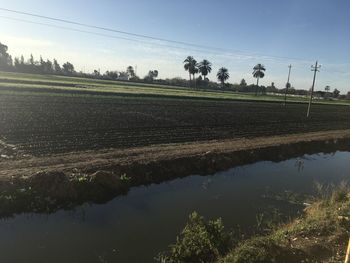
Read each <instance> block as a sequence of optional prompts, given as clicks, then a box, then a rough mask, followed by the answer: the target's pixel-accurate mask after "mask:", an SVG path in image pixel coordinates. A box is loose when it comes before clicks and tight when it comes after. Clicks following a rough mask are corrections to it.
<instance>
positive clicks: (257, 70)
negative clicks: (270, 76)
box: [253, 64, 266, 96]
mask: <svg viewBox="0 0 350 263" xmlns="http://www.w3.org/2000/svg"><path fill="white" fill-rule="evenodd" d="M265 70H266V69H265V66H264V65H262V64H257V65H255V67H254V68H253V77H254V78H256V89H255V95H256V96H258V87H259V79H260V78H263V77H264V76H265Z"/></svg>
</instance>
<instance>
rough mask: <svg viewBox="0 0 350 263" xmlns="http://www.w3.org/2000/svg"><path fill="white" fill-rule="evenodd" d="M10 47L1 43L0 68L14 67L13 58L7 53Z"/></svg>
mask: <svg viewBox="0 0 350 263" xmlns="http://www.w3.org/2000/svg"><path fill="white" fill-rule="evenodd" d="M7 50H8V47H7V46H6V45H4V44H2V43H0V69H4V70H6V69H9V68H10V67H12V58H11V56H10V55H9V54H8V53H7Z"/></svg>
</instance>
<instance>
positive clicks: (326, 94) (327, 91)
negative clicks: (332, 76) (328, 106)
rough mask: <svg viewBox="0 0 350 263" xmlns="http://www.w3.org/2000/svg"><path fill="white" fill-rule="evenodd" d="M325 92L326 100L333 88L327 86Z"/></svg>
mask: <svg viewBox="0 0 350 263" xmlns="http://www.w3.org/2000/svg"><path fill="white" fill-rule="evenodd" d="M324 90H325V93H324V98H325V99H327V98H328V96H329V91H330V90H331V87H330V86H328V85H327V86H326V87H324Z"/></svg>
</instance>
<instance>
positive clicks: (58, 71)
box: [52, 59, 62, 74]
mask: <svg viewBox="0 0 350 263" xmlns="http://www.w3.org/2000/svg"><path fill="white" fill-rule="evenodd" d="M52 68H53V71H54V73H55V74H62V69H61V66H60V64H58V62H57V60H56V59H54V60H53V65H52Z"/></svg>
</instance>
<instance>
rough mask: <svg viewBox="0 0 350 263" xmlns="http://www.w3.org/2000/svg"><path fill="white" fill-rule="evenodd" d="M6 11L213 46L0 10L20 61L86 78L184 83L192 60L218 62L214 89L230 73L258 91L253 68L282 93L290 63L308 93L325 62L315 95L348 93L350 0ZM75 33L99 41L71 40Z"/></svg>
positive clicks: (40, 5)
mask: <svg viewBox="0 0 350 263" xmlns="http://www.w3.org/2000/svg"><path fill="white" fill-rule="evenodd" d="M0 7H2V8H8V9H14V10H18V11H23V12H29V13H34V14H39V15H45V16H49V17H54V18H59V19H67V20H70V21H75V22H79V23H86V24H90V25H94V26H100V27H107V28H111V29H116V30H121V31H126V32H130V33H136V34H143V35H147V36H152V37H157V38H164V39H170V40H175V41H181V42H186V43H193V44H197V45H201V46H208V47H211V48H207V49H204V48H199V47H194V46H188V45H180V44H175V43H168V42H165V41H156V40H150V39H142V38H139V37H131V36H125V35H122V34H118V33H113V32H104V31H101V30H98V29H91V28H90V29H87V28H85V27H81V26H77V25H70V24H65V23H62V22H57V21H50V20H45V19H41V18H35V17H30V16H25V15H20V14H14V13H10V12H7V11H0V16H1V17H0V21H1V23H0V32H1V33H0V41H1V42H2V43H4V44H6V45H7V46H8V47H9V53H10V54H11V55H12V56H13V57H15V56H20V55H22V54H23V55H24V57H25V58H28V57H29V56H30V54H31V53H32V54H33V55H34V58H35V59H39V56H40V55H42V56H43V58H44V59H46V58H49V59H53V58H56V59H57V60H58V61H59V62H60V63H64V62H66V61H70V62H72V63H73V64H74V65H75V67H76V70H78V71H83V72H92V71H93V70H94V69H100V70H101V72H104V71H106V70H125V68H126V67H127V66H129V65H132V66H134V67H136V69H137V75H139V76H140V77H143V76H145V75H146V74H147V72H148V71H149V70H153V69H157V70H158V71H159V77H160V78H172V77H177V76H179V77H183V78H187V77H188V75H187V72H186V71H185V70H184V69H183V60H184V59H185V58H186V57H187V56H188V55H192V56H194V57H195V58H196V59H197V60H198V61H199V60H202V59H208V60H210V61H211V62H212V63H213V71H212V73H211V74H209V75H208V77H209V79H211V80H213V81H215V80H216V78H215V72H217V69H218V68H219V67H222V66H224V67H226V68H228V70H229V72H230V79H229V82H230V83H239V82H240V80H241V79H242V78H245V79H246V80H247V82H248V84H251V83H253V82H255V81H254V79H253V76H252V74H251V73H252V68H253V66H254V65H255V64H257V63H262V64H264V65H265V66H266V69H267V70H266V77H265V78H264V79H262V80H261V84H262V85H270V84H271V82H274V83H275V85H276V86H277V87H278V88H283V87H284V85H285V83H286V78H287V73H288V68H287V66H288V65H289V64H292V66H293V68H292V75H291V83H292V85H293V86H294V87H295V88H297V89H309V88H310V86H311V84H312V72H311V70H310V66H311V64H314V63H315V61H316V60H319V62H320V63H321V64H322V67H321V71H320V74H319V75H318V78H317V83H316V90H324V87H325V86H326V85H329V86H331V88H332V89H334V88H337V89H339V90H340V91H341V92H342V93H346V92H347V91H348V90H349V87H348V83H349V82H350V74H349V72H348V68H349V67H350V63H349V61H350V52H349V47H350V35H349V34H348V31H349V28H350V18H349V16H348V10H349V8H350V2H349V1H346V0H343V1H336V2H334V1H331V0H329V1H326V0H321V1H314V0H312V1H300V0H298V1H264V2H263V3H262V2H261V1H257V0H254V1H219V2H217V1H207V0H205V1H195V0H192V1H184V0H181V1H161V0H150V1H82V0H80V1H69V3H68V2H65V1H58V0H52V1H43V0H34V1H25V0H12V1H2V2H1V4H0ZM9 18H12V19H9ZM13 18H16V19H20V20H26V21H27V22H24V21H19V20H13ZM28 21H31V22H36V23H45V24H50V25H55V26H60V27H66V29H63V28H58V27H50V26H47V25H39V24H33V23H28ZM75 29H79V30H84V31H89V32H94V33H97V34H91V33H84V32H77V31H72V30H75ZM98 34H100V35H98ZM102 34H104V35H106V36H102ZM113 37H117V38H113ZM118 37H121V38H129V39H133V40H135V39H137V40H138V41H140V40H141V42H137V41H133V40H126V39H119V38H118ZM146 42H147V43H146ZM214 48H216V49H214Z"/></svg>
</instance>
